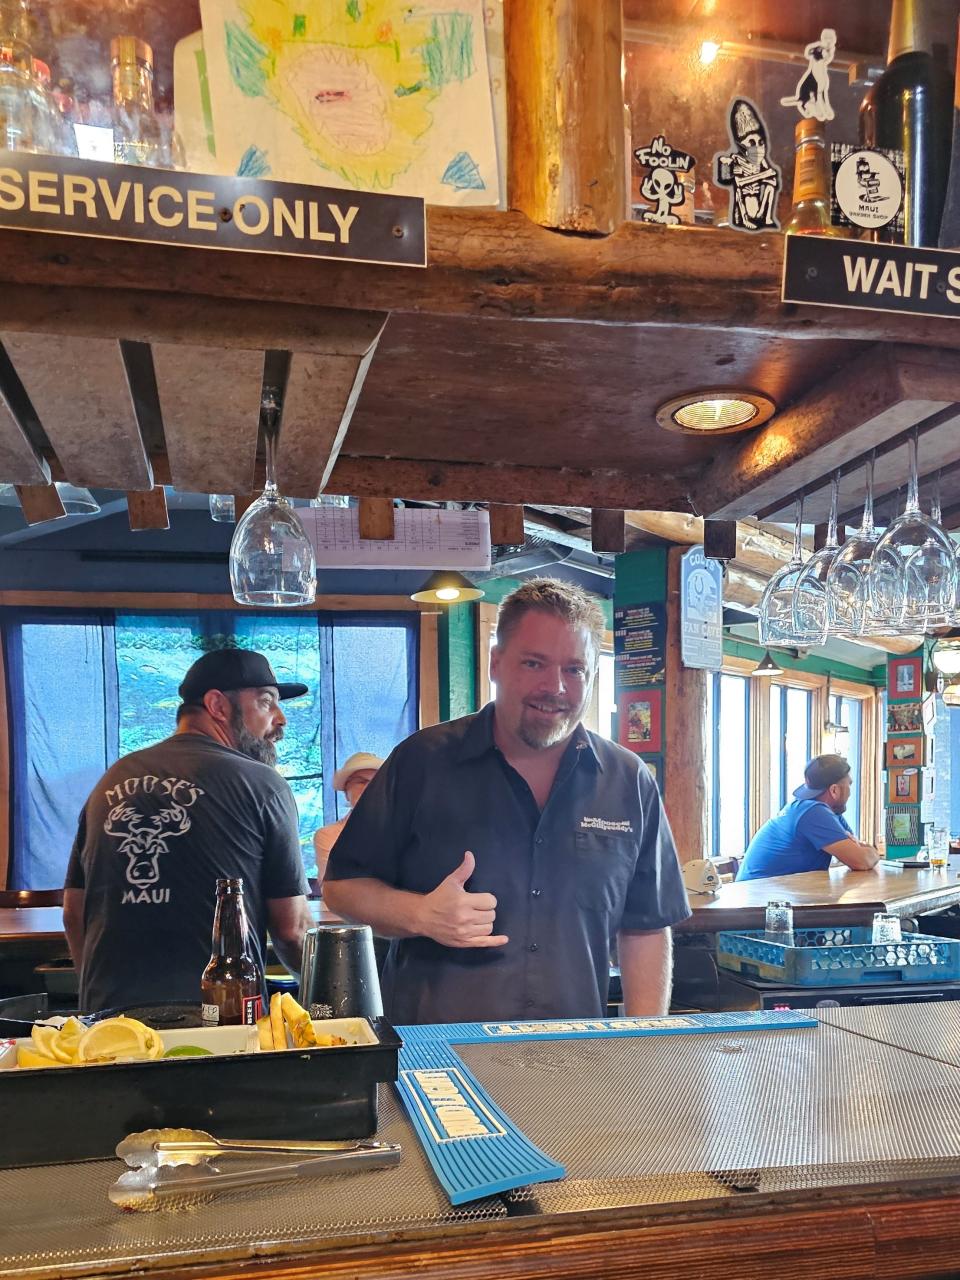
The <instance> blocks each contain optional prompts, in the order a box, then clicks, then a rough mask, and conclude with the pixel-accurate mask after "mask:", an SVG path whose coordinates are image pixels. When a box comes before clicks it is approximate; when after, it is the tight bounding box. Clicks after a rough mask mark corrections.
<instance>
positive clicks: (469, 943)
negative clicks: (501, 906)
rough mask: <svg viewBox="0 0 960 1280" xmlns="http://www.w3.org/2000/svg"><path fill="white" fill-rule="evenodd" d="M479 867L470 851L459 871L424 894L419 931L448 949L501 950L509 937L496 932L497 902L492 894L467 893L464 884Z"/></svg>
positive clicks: (453, 872) (464, 856)
mask: <svg viewBox="0 0 960 1280" xmlns="http://www.w3.org/2000/svg"><path fill="white" fill-rule="evenodd" d="M475 865H476V861H475V859H474V856H473V854H472V853H471V852H470V850H469V849H468V850H467V852H466V853H465V854H464V855H463V861H462V862H461V863H460V865H459V867H457V869H456V871H451V872H450V874H449V875H448V876H447V877H446V878H445V879H443V880H441V881H440V883H439V884H438V885H437V887H436V889H434V890H433V891H432V892H431V893H427V894H424V896H423V898H422V899H421V903H420V920H419V928H418V932H419V933H420V934H422V935H423V936H424V937H427V938H432V939H433V940H434V942H439V943H441V944H442V945H443V946H445V947H502V946H503V944H504V943H505V942H509V938H507V937H506V935H505V934H495V933H494V932H493V922H494V919H495V917H496V913H497V900H496V898H495V897H494V896H493V894H492V893H468V892H467V890H466V889H465V888H464V885H465V884H466V883H467V881H468V880H469V879H470V877H471V876H472V875H473V869H474V867H475Z"/></svg>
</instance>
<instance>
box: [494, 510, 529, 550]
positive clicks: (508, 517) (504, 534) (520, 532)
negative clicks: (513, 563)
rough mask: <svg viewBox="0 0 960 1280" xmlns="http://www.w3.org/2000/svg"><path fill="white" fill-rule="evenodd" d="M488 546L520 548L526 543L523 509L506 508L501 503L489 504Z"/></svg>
mask: <svg viewBox="0 0 960 1280" xmlns="http://www.w3.org/2000/svg"><path fill="white" fill-rule="evenodd" d="M489 510H490V545H491V546H494V547H522V546H523V544H524V542H525V541H526V537H527V535H526V530H525V529H524V524H523V507H521V506H520V505H519V504H517V505H515V506H508V505H507V504H506V503H503V502H491V503H490V509H489Z"/></svg>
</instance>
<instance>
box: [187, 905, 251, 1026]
mask: <svg viewBox="0 0 960 1280" xmlns="http://www.w3.org/2000/svg"><path fill="white" fill-rule="evenodd" d="M262 992H263V977H262V975H261V973H260V970H259V968H258V967H257V963H256V961H255V960H254V958H253V952H252V951H251V950H250V934H249V929H248V927H247V913H246V911H245V910H244V906H243V881H242V880H218V881H217V910H216V914H215V915H214V918H213V948H212V954H211V956H210V963H209V964H208V965H207V967H206V968H205V969H204V971H203V976H202V977H201V979H200V1000H201V1003H202V1006H203V1007H202V1017H203V1024H204V1026H209V1027H216V1026H236V1025H246V1026H253V1024H254V1023H255V1022H256V1021H257V1019H258V1018H259V1017H260V1015H261V1014H262V1012H263V995H262Z"/></svg>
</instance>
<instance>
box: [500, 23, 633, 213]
mask: <svg viewBox="0 0 960 1280" xmlns="http://www.w3.org/2000/svg"><path fill="white" fill-rule="evenodd" d="M503 18H504V46H505V50H506V61H507V131H508V148H507V199H508V203H509V205H510V207H511V209H521V210H522V211H523V212H524V213H525V214H526V215H527V216H528V217H529V218H531V219H532V220H533V221H534V222H539V223H540V224H541V225H542V226H544V227H553V228H556V229H558V230H560V231H586V232H592V233H597V232H600V233H603V234H607V233H609V232H611V231H613V230H614V229H615V228H616V227H617V226H618V225H619V224H620V223H621V222H623V219H624V213H625V209H626V201H627V196H626V166H625V163H624V132H623V73H622V70H621V59H622V56H623V17H622V14H621V0H539V2H538V3H536V4H532V3H530V0H506V3H505V4H504V6H503Z"/></svg>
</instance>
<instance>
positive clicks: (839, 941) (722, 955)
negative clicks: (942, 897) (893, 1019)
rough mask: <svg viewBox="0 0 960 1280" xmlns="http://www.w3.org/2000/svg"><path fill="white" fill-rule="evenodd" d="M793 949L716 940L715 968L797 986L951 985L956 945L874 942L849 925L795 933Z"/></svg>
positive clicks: (759, 938) (750, 940) (757, 941)
mask: <svg viewBox="0 0 960 1280" xmlns="http://www.w3.org/2000/svg"><path fill="white" fill-rule="evenodd" d="M793 936H794V945H793V946H792V947H790V946H785V945H784V944H783V943H781V942H770V941H768V940H767V939H766V938H765V937H764V934H763V932H762V930H761V931H757V932H751V933H721V934H719V935H718V936H717V964H718V965H719V966H720V968H721V969H732V970H733V971H734V972H735V973H742V974H744V975H745V976H748V977H752V978H767V979H769V980H770V981H773V982H786V983H789V984H791V985H793V986H800V987H839V986H849V985H851V984H854V983H859V982H863V983H870V982H937V981H943V982H955V981H956V980H957V979H958V978H960V941H958V940H954V939H952V938H935V937H933V936H931V935H929V934H925V933H905V934H904V936H903V941H902V942H887V943H876V944H875V943H874V942H873V941H872V932H871V930H870V929H866V928H853V927H852V926H844V927H837V928H832V929H794V931H793Z"/></svg>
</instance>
